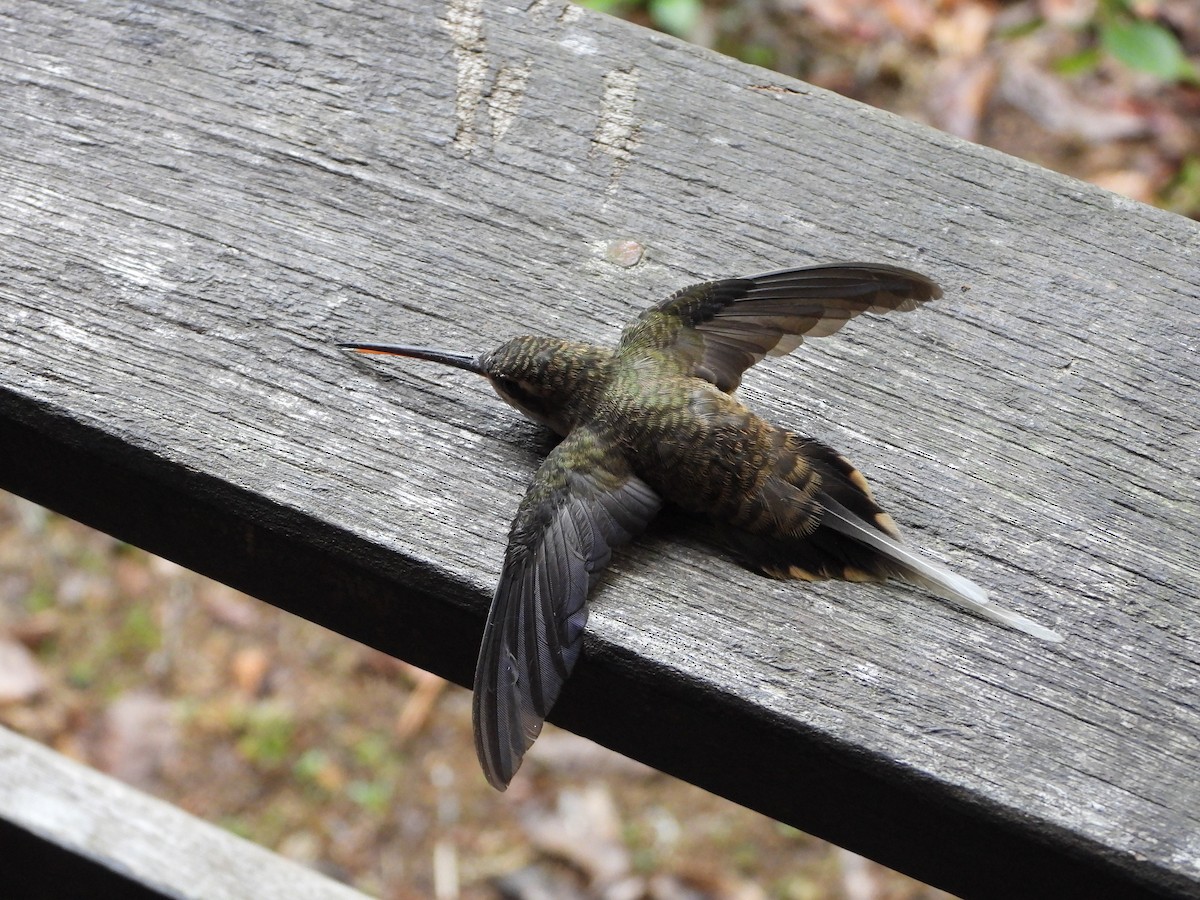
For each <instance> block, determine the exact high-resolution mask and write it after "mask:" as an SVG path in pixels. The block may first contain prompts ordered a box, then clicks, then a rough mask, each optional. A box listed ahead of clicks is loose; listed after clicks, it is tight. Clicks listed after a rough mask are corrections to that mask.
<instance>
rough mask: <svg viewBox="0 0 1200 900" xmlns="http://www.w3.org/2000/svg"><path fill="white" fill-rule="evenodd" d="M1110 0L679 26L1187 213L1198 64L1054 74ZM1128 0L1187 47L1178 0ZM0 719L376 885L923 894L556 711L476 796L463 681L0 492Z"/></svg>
mask: <svg viewBox="0 0 1200 900" xmlns="http://www.w3.org/2000/svg"><path fill="white" fill-rule="evenodd" d="M1118 5H1119V4H1118ZM1116 6H1117V5H1114V4H1113V3H1107V4H1106V3H1100V4H1098V3H1097V2H1088V0H1042V2H1040V3H1034V2H1022V3H1008V4H1002V3H986V2H978V0H970V2H965V0H964V2H956V0H938V2H935V0H883V2H873V0H872V2H868V0H747V2H743V3H739V4H732V3H710V4H708V5H704V6H700V7H698V9H699V12H698V14H697V13H695V10H693V20H694V21H692V24H691V26H690V27H691V29H692V33H691V34H690V35H688V36H689V37H693V38H695V39H696V40H697V41H699V42H702V43H707V44H709V45H712V46H716V47H718V48H720V49H722V50H725V51H726V52H733V53H735V54H737V55H741V56H743V57H745V58H751V59H755V60H760V61H765V62H771V63H773V64H775V65H776V66H777V67H778V68H780V69H781V70H783V71H786V72H789V73H791V74H796V75H800V76H801V77H805V78H807V79H809V80H811V81H814V82H816V83H818V84H821V85H823V86H826V87H830V88H832V89H835V90H838V91H841V92H842V93H845V94H847V95H849V96H852V97H855V98H858V99H861V100H864V101H866V102H869V103H873V104H875V105H879V106H883V107H886V108H889V109H892V110H894V111H896V112H899V113H901V114H903V115H906V116H909V117H910V118H915V119H919V120H922V121H926V122H928V123H930V124H932V125H934V126H936V127H939V128H943V129H945V130H949V131H952V132H955V133H957V134H960V135H962V136H965V137H968V138H970V139H972V140H977V141H980V142H982V143H987V144H990V145H993V146H995V147H998V148H999V149H1002V150H1005V151H1007V152H1010V153H1014V154H1016V155H1021V156H1025V157H1026V158H1029V159H1031V160H1033V161H1035V162H1037V163H1039V164H1041V165H1044V166H1047V167H1050V168H1054V169H1058V170H1060V171H1063V172H1067V173H1069V174H1072V175H1075V176H1078V177H1081V178H1086V179H1089V180H1092V181H1094V182H1097V183H1099V184H1102V185H1104V186H1105V187H1108V188H1110V189H1112V190H1116V191H1119V192H1122V193H1126V194H1128V195H1129V196H1132V197H1134V198H1136V199H1139V200H1144V201H1146V202H1151V203H1158V204H1160V205H1163V206H1165V207H1167V208H1171V209H1174V210H1176V211H1177V212H1180V213H1183V214H1186V215H1193V216H1195V215H1196V214H1197V212H1198V211H1200V141H1198V140H1197V128H1196V125H1197V121H1198V118H1200V90H1198V89H1197V87H1196V85H1195V84H1194V83H1188V82H1187V79H1184V80H1183V81H1178V80H1174V79H1168V78H1163V77H1161V76H1160V75H1154V74H1150V73H1147V72H1145V71H1137V70H1135V69H1133V68H1130V67H1129V66H1127V65H1124V64H1122V63H1121V62H1120V61H1119V60H1118V59H1116V58H1114V57H1112V56H1111V55H1106V54H1105V53H1099V54H1098V55H1097V54H1096V53H1094V52H1093V53H1092V56H1093V57H1094V58H1093V59H1092V60H1091V64H1090V67H1088V66H1084V67H1083V69H1082V70H1081V71H1078V72H1076V73H1074V74H1066V73H1068V72H1069V71H1070V65H1068V63H1070V61H1072V60H1075V59H1076V58H1083V59H1084V62H1087V61H1088V60H1087V58H1086V57H1087V54H1088V53H1089V52H1091V51H1092V50H1093V49H1094V48H1095V47H1096V46H1097V44H1098V42H1099V40H1100V38H1099V37H1098V35H1099V34H1100V31H1099V27H1100V25H1101V24H1103V23H1099V17H1101V16H1102V15H1113V13H1112V12H1111V10H1112V9H1114V8H1116ZM1126 8H1127V7H1126V6H1124V5H1120V9H1122V10H1123V9H1126ZM1128 9H1131V10H1132V12H1130V13H1129V15H1135V14H1136V15H1139V16H1141V17H1142V20H1144V21H1151V22H1154V23H1158V24H1160V25H1162V26H1163V27H1164V28H1166V29H1168V30H1169V31H1170V32H1171V33H1172V34H1173V35H1175V36H1176V38H1177V40H1178V43H1179V45H1180V46H1181V47H1182V48H1183V50H1184V51H1185V53H1187V54H1188V57H1189V59H1190V60H1191V63H1192V64H1193V65H1196V64H1197V61H1198V60H1200V4H1196V3H1195V2H1193V0H1180V2H1170V0H1162V2H1139V3H1133V4H1131V5H1129V7H1128ZM1105 10H1109V12H1107V13H1106V12H1105ZM624 11H625V13H626V14H627V15H629V16H630V17H632V18H634V19H635V20H641V21H644V22H650V21H652V18H651V14H650V12H649V7H647V6H643V5H634V4H629V5H628V6H627V8H626V9H625V10H624ZM1118 12H1120V10H1118ZM1122 14H1123V13H1122ZM1034 20H1037V21H1040V23H1041V24H1040V25H1037V26H1036V27H1031V26H1030V24H1029V23H1030V22H1031V21H1034ZM1098 23H1099V24H1098ZM1064 60H1066V61H1067V62H1066V63H1065V62H1064ZM1076 65H1078V64H1076ZM0 722H3V724H5V725H7V726H9V727H11V728H14V729H16V730H17V731H20V732H22V733H24V734H27V735H29V736H31V737H33V738H36V739H37V740H39V741H42V742H44V743H45V744H47V745H49V746H51V747H53V748H55V749H56V750H58V751H60V752H62V753H65V754H67V755H69V756H71V757H73V758H75V759H78V760H81V761H83V762H86V763H87V764H89V765H92V766H94V767H96V768H98V769H101V770H104V771H107V772H110V773H112V774H113V775H115V776H116V777H118V778H121V779H123V780H125V781H127V782H129V783H131V784H133V785H136V786H137V787H139V788H141V789H143V790H146V791H148V792H150V793H152V794H155V795H157V796H160V797H163V798H165V799H167V800H169V801H171V802H172V803H175V804H177V805H178V806H180V807H182V808H184V809H186V810H189V811H191V812H193V813H195V814H197V815H199V816H202V817H204V818H206V819H209V820H211V821H214V822H216V823H218V824H220V825H222V826H224V827H226V828H228V829H230V830H232V831H234V832H236V833H238V834H241V835H244V836H246V837H249V838H251V839H253V840H255V841H257V842H258V843H261V844H264V845H266V846H268V847H271V848H273V849H275V850H277V851H278V852H280V853H282V854H284V855H286V856H288V857H291V858H294V859H297V860H301V861H303V862H305V863H308V864H311V865H312V866H314V867H316V868H318V869H320V870H322V871H324V872H326V873H328V874H330V875H332V876H334V877H336V878H340V879H343V880H345V881H347V882H349V883H351V884H353V885H355V886H356V887H358V888H360V889H362V890H364V891H367V892H369V893H372V894H375V895H377V896H380V897H384V898H409V897H414V898H415V897H438V898H456V897H467V898H472V897H480V898H489V897H496V896H507V897H519V898H539V897H562V898H572V897H581V898H582V897H598V898H599V897H602V898H612V900H624V898H628V900H635V898H653V900H676V898H707V897H711V898H739V900H754V898H781V900H821V898H847V900H885V898H886V900H901V898H931V897H937V896H945V895H943V894H941V892H939V891H936V890H934V889H932V888H929V887H926V886H924V885H922V884H920V883H918V882H915V881H912V880H911V879H908V878H906V877H904V876H902V875H899V874H897V873H894V872H890V871H888V870H886V869H884V868H882V867H880V866H878V865H876V864H874V863H871V862H869V861H866V860H863V859H861V858H860V857H857V856H854V855H853V854H850V853H847V852H845V851H842V850H839V849H838V848H836V847H833V846H830V845H828V844H825V843H824V842H822V841H820V840H817V839H816V838H813V837H810V836H808V835H805V834H803V833H800V832H798V831H796V830H795V829H792V828H789V827H786V826H783V825H780V824H778V823H776V822H773V821H770V820H768V819H766V818H764V817H762V816H760V815H757V814H755V813H751V812H749V811H746V810H744V809H741V808H739V807H737V806H734V805H732V804H730V803H728V802H726V801H723V800H720V799H717V798H715V797H713V796H710V795H708V794H707V793H705V792H704V791H701V790H699V789H697V788H694V787H691V786H689V785H686V784H682V783H680V782H678V781H676V780H674V779H672V778H669V777H667V776H664V775H662V774H659V773H657V772H654V771H653V770H650V769H647V768H645V767H643V766H641V765H639V764H636V763H633V762H630V761H628V760H625V759H623V758H621V757H619V756H616V755H615V754H612V753H610V752H608V751H606V750H604V749H602V748H600V747H597V746H596V745H594V744H591V743H590V742H588V741H585V740H583V739H581V738H577V737H575V736H573V735H571V734H568V733H566V732H563V731H560V730H557V729H555V728H554V727H553V726H547V729H546V732H545V733H544V735H543V737H542V738H541V739H540V740H539V742H538V743H537V745H536V746H535V749H534V750H533V751H532V752H531V754H530V756H529V759H528V761H527V764H526V768H527V769H528V771H529V772H530V773H531V775H532V777H522V778H520V779H518V780H517V782H516V783H514V785H513V787H512V788H511V789H510V791H509V792H508V793H507V794H506V795H504V797H503V798H502V799H499V798H498V795H497V794H495V792H493V791H492V790H491V789H490V788H489V787H487V785H486V783H485V782H484V780H483V778H482V776H481V775H480V773H479V769H478V764H477V763H476V761H475V756H474V750H473V744H472V739H471V725H470V695H469V694H468V693H467V692H466V691H465V690H463V689H461V688H458V687H455V686H453V685H447V684H446V683H444V682H442V681H441V680H440V679H438V678H436V677H434V676H431V675H428V674H426V673H423V672H421V671H418V670H416V669H414V668H412V667H410V666H408V665H406V664H404V663H401V662H398V661H396V660H393V659H390V658H388V657H386V656H384V655H382V654H380V653H378V652H377V651H374V650H371V649H369V648H366V647H363V646H361V645H359V644H356V643H354V642H352V641H349V640H347V639H345V638H342V637H340V636H338V635H335V634H333V633H331V632H328V631H326V630H324V629H322V628H320V627H318V626H315V625H312V624H310V623H308V622H305V621H302V620H299V619H296V618H294V617H292V616H289V615H287V614H285V613H283V612H280V611H279V610H276V609H274V608H273V607H270V606H267V605H264V604H261V603H259V602H257V601H255V600H253V599H251V598H248V597H246V596H244V595H241V594H238V593H237V592H235V591H232V590H230V589H228V588H225V587H223V586H221V585H218V584H216V583H213V582H211V581H207V580H206V579H204V578H201V577H199V576H197V575H195V574H193V573H191V572H188V571H186V570H183V569H181V568H179V567H177V566H175V565H173V564H171V563H169V562H166V561H164V560H161V559H158V558H155V557H152V556H150V555H148V554H146V553H144V552H142V551H140V550H138V549H136V548H133V547H130V546H128V545H124V544H121V543H120V542H118V541H115V540H113V539H112V538H110V537H107V536H105V535H102V534H99V533H97V532H94V531H91V530H89V529H87V528H85V527H83V526H81V525H78V524H77V523H74V522H71V521H69V520H66V519H63V518H62V517H59V516H57V515H54V514H52V513H49V512H47V511H45V510H43V509H40V508H39V507H36V506H34V505H32V504H29V503H27V502H25V501H23V500H20V499H18V498H15V497H11V496H9V495H0Z"/></svg>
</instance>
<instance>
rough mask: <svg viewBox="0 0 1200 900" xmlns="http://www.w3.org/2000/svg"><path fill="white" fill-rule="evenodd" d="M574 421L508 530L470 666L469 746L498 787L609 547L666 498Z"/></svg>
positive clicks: (539, 714) (571, 656)
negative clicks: (472, 744) (472, 728)
mask: <svg viewBox="0 0 1200 900" xmlns="http://www.w3.org/2000/svg"><path fill="white" fill-rule="evenodd" d="M605 451H606V445H605V444H604V443H603V442H602V441H600V440H599V439H598V436H597V435H596V433H595V432H593V431H592V430H591V429H588V428H577V429H576V430H575V431H573V432H572V433H571V434H570V435H569V436H568V437H567V438H566V439H565V440H563V442H562V443H561V444H559V445H558V446H557V447H556V448H555V449H554V450H553V451H552V452H551V453H550V455H549V456H548V457H547V458H546V460H545V462H543V463H542V466H541V468H540V469H538V472H537V475H536V476H534V480H533V484H532V485H530V488H529V490H528V492H527V493H526V494H525V497H524V498H523V499H522V501H521V505H520V507H519V508H518V510H517V516H516V519H515V520H514V521H513V524H512V530H511V531H510V533H509V543H508V550H507V552H506V553H505V557H504V570H503V572H502V573H501V575H500V583H499V585H498V586H497V588H496V594H495V597H494V598H493V600H492V608H491V611H490V612H489V614H488V620H487V625H486V626H485V628H484V632H483V644H482V646H481V647H480V650H479V663H478V665H477V667H476V669H475V696H474V703H473V716H474V724H475V750H476V752H477V753H478V755H479V762H480V765H482V767H483V772H484V774H485V775H486V776H487V779H488V781H489V782H490V783H491V785H492V786H493V787H495V788H497V789H499V790H504V789H505V788H506V787H507V786H508V783H509V781H510V780H512V777H513V775H514V774H515V773H516V771H517V768H518V767H519V766H520V765H521V759H522V757H523V756H524V755H525V751H526V750H528V749H529V747H530V746H531V745H532V744H533V742H534V740H536V739H537V736H538V734H539V733H540V732H541V729H542V722H543V721H544V720H545V718H546V716H547V715H548V714H549V712H550V709H551V707H553V706H554V702H555V700H557V699H558V695H559V692H560V691H561V690H562V686H563V683H564V682H565V681H566V679H567V676H568V675H570V673H571V669H572V668H573V667H574V665H575V662H576V660H578V658H579V651H580V650H581V649H582V647H583V629H584V625H585V624H586V622H587V595H588V591H589V590H590V588H591V586H592V583H593V582H594V581H595V579H596V578H597V577H598V575H599V573H600V571H601V570H602V569H603V568H604V566H606V565H607V564H608V560H609V557H610V556H611V550H612V548H613V547H615V546H617V545H619V544H623V543H625V542H626V541H628V540H629V539H630V538H632V537H633V536H634V535H636V534H638V533H639V532H641V531H642V530H643V529H644V528H645V527H646V525H647V523H649V521H650V520H651V519H652V518H653V517H654V516H655V514H656V513H657V512H658V510H659V508H660V506H661V505H662V501H661V500H660V499H659V497H658V495H657V494H655V493H654V491H652V490H651V489H650V488H649V487H648V486H647V485H646V483H645V482H643V481H642V480H641V479H639V478H638V477H637V476H635V475H634V474H633V473H632V471H630V469H629V467H628V464H627V463H626V462H625V460H624V459H623V458H622V457H621V456H620V455H619V454H611V453H606V452H605Z"/></svg>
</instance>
